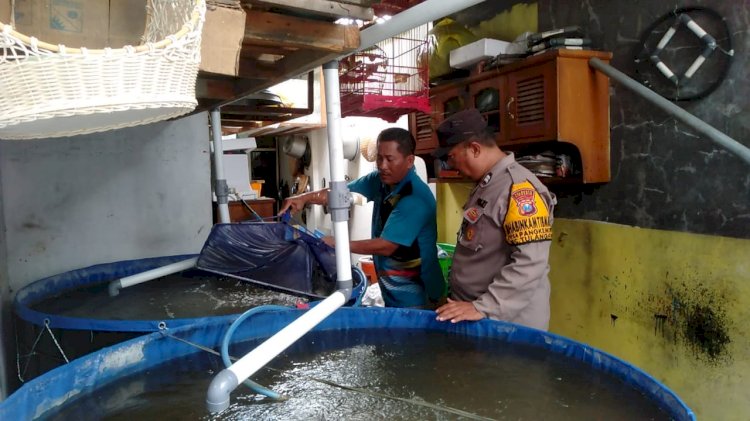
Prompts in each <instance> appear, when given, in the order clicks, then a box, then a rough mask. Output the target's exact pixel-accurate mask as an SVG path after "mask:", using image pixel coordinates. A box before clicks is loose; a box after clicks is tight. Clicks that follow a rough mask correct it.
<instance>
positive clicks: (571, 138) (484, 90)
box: [412, 49, 612, 184]
mask: <svg viewBox="0 0 750 421" xmlns="http://www.w3.org/2000/svg"><path fill="white" fill-rule="evenodd" d="M592 57H597V58H599V59H600V60H602V61H604V62H609V60H610V59H611V57H612V53H609V52H603V51H591V50H564V49H561V50H553V51H549V52H547V53H544V54H540V55H537V56H532V57H529V58H527V59H524V60H521V61H518V62H515V63H511V64H509V65H506V66H502V67H499V68H496V69H492V70H490V71H487V72H483V73H480V74H478V75H474V76H471V77H468V78H465V79H461V80H459V81H454V82H451V83H448V84H444V85H440V86H438V87H436V88H433V89H432V90H431V91H430V105H431V107H432V119H431V121H430V122H428V123H425V122H424V121H422V125H421V126H419V125H417V124H415V127H414V129H413V131H412V133H420V134H421V135H422V136H423V137H424V133H425V125H426V124H429V125H430V127H429V129H430V130H431V133H432V140H431V143H432V144H434V145H435V146H437V139H436V137H435V134H434V130H433V129H434V128H435V127H437V126H438V125H439V124H440V123H441V122H442V121H443V120H444V119H445V118H447V117H448V116H450V115H451V114H453V113H454V112H456V111H460V110H462V109H466V108H477V109H478V110H479V111H480V112H481V113H482V115H483V116H485V118H486V119H487V120H488V124H489V125H490V126H491V127H493V128H494V133H495V138H496V141H497V144H498V146H500V148H501V149H503V150H506V151H514V152H516V153H517V154H518V155H519V156H520V155H523V154H526V153H528V152H529V151H530V150H534V149H538V147H540V146H542V145H543V146H544V147H545V148H550V150H552V151H553V152H558V153H559V151H561V150H566V151H569V150H570V149H569V148H570V147H573V148H574V149H575V151H576V153H574V154H572V155H575V158H576V159H577V162H576V163H575V164H577V165H578V166H579V167H580V169H581V172H582V175H581V177H580V178H578V179H577V180H578V182H579V183H584V184H585V183H604V182H608V181H609V180H610V151H609V79H608V78H607V77H606V76H605V75H604V74H602V73H600V72H597V71H596V70H594V69H593V68H591V67H590V66H589V65H588V60H589V59H590V58H592ZM428 143H430V142H427V141H425V140H423V144H428ZM422 152H423V153H425V154H429V152H431V151H430V150H424V151H422ZM540 179H541V180H542V182H545V183H548V184H552V183H556V181H554V180H553V179H545V178H540ZM574 179H575V178H574ZM564 183H566V184H567V183H574V181H570V182H569V181H565V182H564Z"/></svg>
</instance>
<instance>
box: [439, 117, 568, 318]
mask: <svg viewBox="0 0 750 421" xmlns="http://www.w3.org/2000/svg"><path fill="white" fill-rule="evenodd" d="M437 137H438V141H439V142H440V147H439V148H438V149H437V150H436V151H435V152H434V155H435V156H436V157H438V158H440V159H442V160H445V161H447V162H448V164H449V165H450V166H451V167H452V168H454V169H456V170H458V171H460V172H461V174H463V175H464V176H466V177H469V178H471V179H472V180H474V181H475V182H477V185H476V186H475V187H474V189H473V190H472V192H471V194H470V196H469V199H468V200H467V201H466V203H465V204H464V207H463V221H462V224H461V230H460V231H459V233H458V239H457V244H456V250H455V253H454V255H453V266H452V268H451V274H450V288H451V290H450V296H451V297H450V298H449V299H448V303H447V304H444V305H442V306H440V307H439V308H438V309H437V319H438V320H440V321H447V320H450V321H451V322H452V323H457V322H460V321H463V320H480V319H482V318H485V317H488V318H490V319H495V320H505V321H509V322H513V323H518V324H522V325H525V326H530V327H533V328H537V329H542V330H547V327H548V324H549V294H550V284H549V279H548V277H547V274H548V273H549V264H548V261H549V248H550V243H551V240H552V210H553V206H554V205H555V203H556V200H555V196H554V195H553V194H552V193H550V192H549V190H547V187H545V186H544V185H543V184H542V183H541V182H540V181H539V179H538V178H537V177H536V176H535V175H534V174H532V173H531V171H529V170H527V169H526V168H524V167H523V166H521V165H520V164H518V163H517V162H516V160H515V158H514V157H513V154H512V153H509V154H506V153H504V152H503V151H501V150H500V148H498V146H497V144H496V143H495V139H494V137H493V135H492V134H491V133H490V132H489V131H488V129H487V124H486V122H485V120H484V118H483V117H482V115H481V114H480V113H479V112H478V111H477V110H475V109H470V110H465V111H460V112H458V113H456V114H454V115H452V116H451V117H449V118H448V119H446V120H445V121H443V122H442V123H441V124H440V126H439V127H438V129H437Z"/></svg>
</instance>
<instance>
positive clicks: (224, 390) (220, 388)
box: [206, 369, 239, 413]
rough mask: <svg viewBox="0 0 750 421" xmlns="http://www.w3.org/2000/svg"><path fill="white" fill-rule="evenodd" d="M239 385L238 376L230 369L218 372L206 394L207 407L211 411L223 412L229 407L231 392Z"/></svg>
mask: <svg viewBox="0 0 750 421" xmlns="http://www.w3.org/2000/svg"><path fill="white" fill-rule="evenodd" d="M237 385H239V381H237V376H235V374H234V373H232V372H231V371H230V370H227V369H224V370H221V371H220V372H219V374H217V375H216V376H215V377H214V379H213V380H211V385H210V386H209V387H208V393H207V394H206V408H208V411H209V412H211V413H216V412H221V411H223V410H225V409H227V408H229V394H230V393H232V391H233V390H234V389H236V388H237Z"/></svg>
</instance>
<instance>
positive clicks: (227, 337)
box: [221, 305, 292, 400]
mask: <svg viewBox="0 0 750 421" xmlns="http://www.w3.org/2000/svg"><path fill="white" fill-rule="evenodd" d="M279 310H283V311H289V310H292V307H284V306H276V305H265V306H259V307H253V308H251V309H250V310H247V311H246V312H244V313H242V314H241V315H240V317H238V318H237V319H236V320H235V321H233V322H232V324H231V325H229V329H227V332H226V333H225V334H224V337H223V338H222V341H221V360H222V361H223V362H224V366H225V367H227V368H229V366H231V365H232V360H231V358H229V343H230V342H231V341H232V335H234V331H235V330H237V327H239V325H241V324H242V322H244V321H245V319H247V318H248V317H250V316H252V315H254V314H257V313H261V312H264V311H279ZM244 384H245V386H247V387H249V388H250V390H252V391H253V392H255V393H257V394H260V395H264V396H268V397H269V398H271V399H275V400H284V399H286V397H284V396H283V395H281V394H280V393H277V392H274V391H273V390H271V389H268V388H266V387H264V386H261V385H260V384H258V383H255V382H254V381H252V380H250V379H247V380H245V381H244Z"/></svg>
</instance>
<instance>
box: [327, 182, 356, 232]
mask: <svg viewBox="0 0 750 421" xmlns="http://www.w3.org/2000/svg"><path fill="white" fill-rule="evenodd" d="M352 201H353V199H352V194H351V192H350V191H349V187H348V186H347V184H346V181H332V182H331V190H329V191H328V208H329V209H330V210H331V221H332V222H341V221H348V220H349V207H351V205H352Z"/></svg>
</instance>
